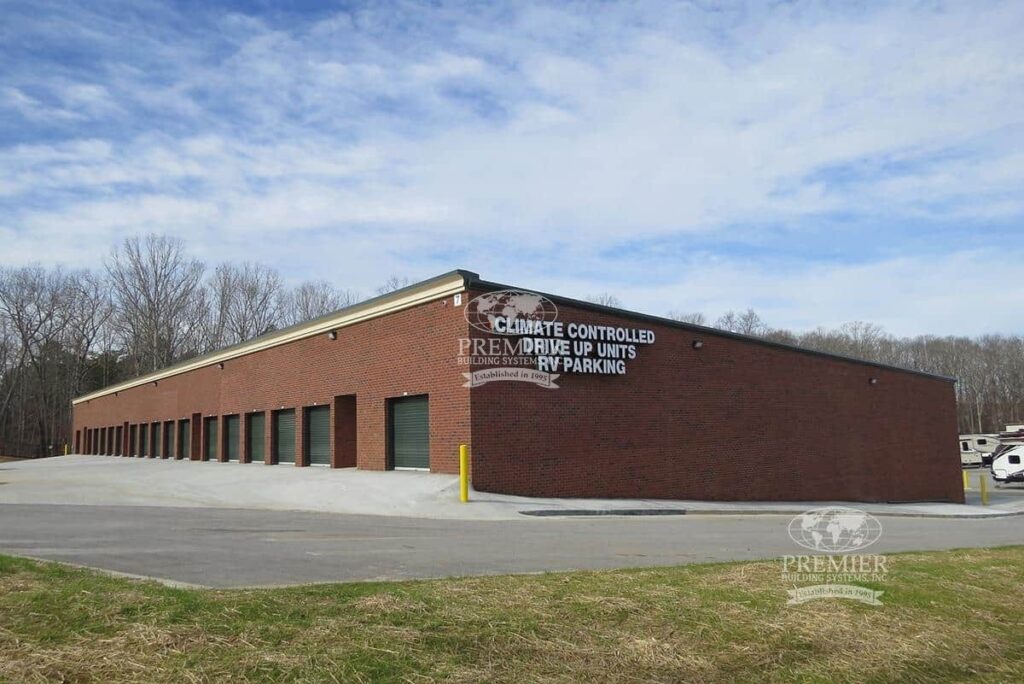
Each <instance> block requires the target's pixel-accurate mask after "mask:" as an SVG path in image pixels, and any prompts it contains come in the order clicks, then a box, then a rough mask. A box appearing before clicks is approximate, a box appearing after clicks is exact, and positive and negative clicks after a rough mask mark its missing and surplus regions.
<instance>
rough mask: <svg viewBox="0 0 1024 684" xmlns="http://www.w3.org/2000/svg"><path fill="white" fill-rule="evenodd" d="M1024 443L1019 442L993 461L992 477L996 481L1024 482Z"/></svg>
mask: <svg viewBox="0 0 1024 684" xmlns="http://www.w3.org/2000/svg"><path fill="white" fill-rule="evenodd" d="M1022 456H1024V445H1022V444H1018V445H1015V446H1012V447H1010V448H1009V449H1006V450H1004V451H1003V452H1002V453H1001V454H999V455H998V456H996V459H995V460H994V461H992V479H994V480H995V481H996V482H1024V464H1022V463H1021V457H1022Z"/></svg>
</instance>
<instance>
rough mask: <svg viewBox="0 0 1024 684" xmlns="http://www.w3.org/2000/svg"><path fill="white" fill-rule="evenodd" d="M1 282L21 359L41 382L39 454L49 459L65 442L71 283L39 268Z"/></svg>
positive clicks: (1, 302)
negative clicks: (62, 421) (63, 376)
mask: <svg viewBox="0 0 1024 684" xmlns="http://www.w3.org/2000/svg"><path fill="white" fill-rule="evenodd" d="M0 281H2V283H0V308H2V310H3V313H4V315H5V316H6V317H7V319H8V320H9V321H10V323H11V326H12V327H13V328H14V331H15V333H16V334H17V336H18V339H19V342H20V346H21V349H22V354H23V356H22V359H23V360H27V361H28V363H29V366H30V367H31V369H32V372H33V375H34V377H35V380H36V383H35V384H34V390H35V392H36V395H37V400H38V405H39V409H40V410H38V411H37V412H36V413H35V420H36V423H37V425H36V427H37V432H36V437H37V439H38V452H37V453H38V454H39V455H46V454H47V453H49V451H50V450H51V448H52V447H53V446H54V445H55V444H56V443H57V441H58V439H59V438H60V435H59V434H58V431H59V430H60V426H59V425H58V420H57V414H58V412H59V411H60V408H61V406H62V404H63V402H62V399H63V398H64V395H63V394H62V393H61V387H60V384H59V381H60V377H59V373H60V370H61V369H62V367H63V366H64V362H65V359H64V358H62V354H61V352H62V349H61V345H60V340H61V337H62V336H63V334H64V332H65V330H66V328H67V326H68V325H69V322H70V320H71V316H70V306H69V302H70V294H71V290H72V284H71V283H70V277H69V276H68V275H67V274H66V273H65V272H64V271H62V270H60V269H54V270H52V271H47V270H45V269H43V268H42V267H39V266H27V267H23V268H19V269H14V270H9V271H6V272H5V273H3V275H2V276H0Z"/></svg>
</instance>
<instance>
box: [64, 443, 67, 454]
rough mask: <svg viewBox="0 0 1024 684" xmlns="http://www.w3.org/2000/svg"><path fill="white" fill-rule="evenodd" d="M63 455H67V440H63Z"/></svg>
mask: <svg viewBox="0 0 1024 684" xmlns="http://www.w3.org/2000/svg"><path fill="white" fill-rule="evenodd" d="M64 455H65V456H67V455H68V443H67V442H64Z"/></svg>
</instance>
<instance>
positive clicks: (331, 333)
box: [327, 330, 338, 340]
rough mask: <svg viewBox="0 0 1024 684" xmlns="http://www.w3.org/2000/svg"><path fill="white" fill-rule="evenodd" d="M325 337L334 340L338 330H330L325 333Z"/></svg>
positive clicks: (336, 337)
mask: <svg viewBox="0 0 1024 684" xmlns="http://www.w3.org/2000/svg"><path fill="white" fill-rule="evenodd" d="M327 339H329V340H336V339H338V331H337V330H332V331H331V332H329V333H327Z"/></svg>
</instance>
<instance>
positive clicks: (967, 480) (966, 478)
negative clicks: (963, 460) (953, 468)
mask: <svg viewBox="0 0 1024 684" xmlns="http://www.w3.org/2000/svg"><path fill="white" fill-rule="evenodd" d="M960 472H962V473H963V474H964V489H965V490H967V489H970V488H971V476H970V475H968V474H967V471H966V470H961V471H960Z"/></svg>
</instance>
